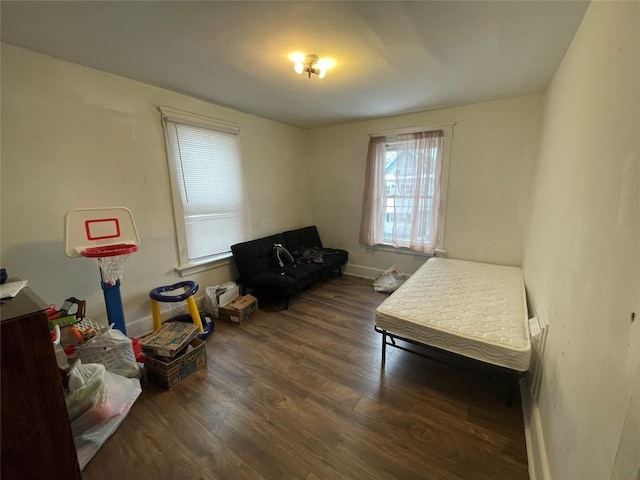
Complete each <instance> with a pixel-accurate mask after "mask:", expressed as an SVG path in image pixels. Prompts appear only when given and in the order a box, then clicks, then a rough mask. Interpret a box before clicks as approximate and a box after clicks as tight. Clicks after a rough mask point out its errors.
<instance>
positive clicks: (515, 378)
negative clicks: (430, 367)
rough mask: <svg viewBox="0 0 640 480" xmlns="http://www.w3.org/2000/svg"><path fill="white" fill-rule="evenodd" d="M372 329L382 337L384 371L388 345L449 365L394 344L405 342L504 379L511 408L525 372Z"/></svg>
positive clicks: (379, 329)
mask: <svg viewBox="0 0 640 480" xmlns="http://www.w3.org/2000/svg"><path fill="white" fill-rule="evenodd" d="M374 329H375V331H376V332H378V333H380V334H381V335H382V362H381V367H382V368H383V369H384V368H385V365H386V360H387V345H389V346H390V347H394V348H397V349H399V350H403V351H405V352H409V353H412V354H414V355H418V356H420V357H423V358H427V359H429V360H432V361H435V362H439V363H444V364H447V365H450V366H451V364H450V363H448V362H446V361H445V360H442V359H439V358H436V357H433V356H430V355H427V354H425V353H422V352H418V351H416V350H412V349H410V348H407V347H404V346H402V345H399V344H398V343H396V340H401V341H403V342H407V343H410V344H412V345H416V346H419V347H422V348H425V349H427V350H432V351H434V352H437V353H440V354H443V355H445V356H447V357H450V358H456V359H459V360H462V361H463V362H464V363H468V362H472V363H474V364H477V365H481V366H482V367H483V369H484V370H486V371H487V373H491V377H492V378H493V379H494V380H498V381H499V380H500V379H504V382H503V383H504V384H506V388H507V395H506V400H505V404H506V406H507V407H512V406H513V400H514V399H515V396H516V391H517V389H518V385H519V382H520V379H521V378H522V377H524V374H525V372H519V371H517V370H513V369H510V368H507V367H501V366H500V365H494V364H492V363H488V362H484V361H482V360H476V359H474V358H470V357H466V356H464V355H461V354H459V353H455V352H450V351H448V350H444V349H442V348H438V347H434V346H432V345H428V344H426V343H422V342H418V341H416V340H412V339H410V338H405V337H401V336H400V335H396V334H394V333H391V332H389V331H387V330H385V329H382V328H380V327H378V326H377V325H376V326H374ZM387 338H389V339H390V341H388V340H387ZM454 367H457V368H464V367H462V366H459V365H454Z"/></svg>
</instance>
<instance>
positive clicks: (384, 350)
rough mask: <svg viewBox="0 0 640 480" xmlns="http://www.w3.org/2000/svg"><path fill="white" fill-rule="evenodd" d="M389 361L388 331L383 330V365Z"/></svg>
mask: <svg viewBox="0 0 640 480" xmlns="http://www.w3.org/2000/svg"><path fill="white" fill-rule="evenodd" d="M386 363H387V331H386V330H383V331H382V367H383V368H384V366H385V364H386Z"/></svg>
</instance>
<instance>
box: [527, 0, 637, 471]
mask: <svg viewBox="0 0 640 480" xmlns="http://www.w3.org/2000/svg"><path fill="white" fill-rule="evenodd" d="M639 26H640V12H639V3H638V2H593V3H591V5H590V6H589V9H588V11H587V13H586V15H585V17H584V20H583V22H582V25H581V26H580V28H579V30H578V32H577V34H576V36H575V38H574V40H573V43H572V45H571V47H570V48H569V50H568V52H567V54H566V56H565V58H564V60H563V62H562V64H561V66H560V68H559V70H558V72H557V73H556V75H555V78H554V79H553V82H552V84H551V86H550V88H549V91H548V96H547V101H546V111H545V117H544V118H545V120H544V128H543V131H542V137H541V147H540V157H539V159H538V162H537V165H536V175H535V182H534V187H533V200H532V210H531V217H530V218H531V219H530V223H529V227H528V234H527V238H526V248H525V254H524V273H525V280H526V283H527V289H528V293H529V296H530V302H531V306H532V313H533V312H535V313H537V314H539V315H543V316H545V317H546V318H547V319H548V322H549V325H550V326H549V335H548V344H547V350H546V356H545V358H544V360H543V381H542V386H541V391H540V397H539V401H538V404H537V414H538V415H539V418H540V422H539V423H540V425H538V426H537V427H536V428H539V430H540V433H541V434H542V438H543V441H544V444H545V445H546V448H545V450H546V454H547V457H548V467H549V472H550V478H553V479H555V480H564V479H581V480H589V479H593V480H601V479H609V478H614V479H637V478H638V475H639V474H640V421H639V419H640V404H639V401H640V395H638V393H637V392H638V391H640V389H639V387H638V382H639V381H640V376H638V368H639V364H640V321H638V320H636V321H635V322H634V323H632V322H631V313H632V312H636V317H637V316H638V315H639V314H640V279H639V276H640V234H639V222H640V194H639V191H640V182H639V176H640V170H639V168H638V162H639V160H638V156H639V154H640V148H639V140H638V139H639V138H640V117H639V116H640V93H639V90H640V67H639V62H640V48H639V43H640V39H639V33H638V32H639V31H640V28H639ZM634 385H635V387H634ZM634 388H635V392H636V393H635V395H633V391H634ZM534 426H535V422H534ZM612 472H613V473H612Z"/></svg>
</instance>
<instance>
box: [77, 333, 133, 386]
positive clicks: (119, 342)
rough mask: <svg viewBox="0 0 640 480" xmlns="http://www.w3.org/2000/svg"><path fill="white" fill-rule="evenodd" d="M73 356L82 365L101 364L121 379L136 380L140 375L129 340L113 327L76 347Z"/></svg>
mask: <svg viewBox="0 0 640 480" xmlns="http://www.w3.org/2000/svg"><path fill="white" fill-rule="evenodd" d="M74 354H75V356H76V357H77V358H79V359H80V360H82V362H83V363H101V364H102V365H104V366H105V367H107V370H109V371H110V372H112V373H117V374H118V375H122V376H123V377H129V378H137V377H139V375H140V366H139V365H138V362H137V361H136V355H135V353H134V352H133V344H132V343H131V339H130V338H129V337H127V336H126V335H125V334H124V333H122V332H121V331H120V330H116V329H114V328H113V325H111V326H110V327H109V328H108V329H107V330H105V331H104V332H100V333H98V334H97V335H96V336H95V337H93V338H92V339H91V340H89V341H88V342H87V343H84V344H82V345H80V346H78V347H77V348H76V350H75V353H74Z"/></svg>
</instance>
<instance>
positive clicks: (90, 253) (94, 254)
mask: <svg viewBox="0 0 640 480" xmlns="http://www.w3.org/2000/svg"><path fill="white" fill-rule="evenodd" d="M137 251H138V246H137V245H133V244H127V243H116V244H114V245H102V246H100V247H89V248H85V249H84V250H83V251H81V252H80V255H82V256H83V257H87V258H101V257H117V256H120V255H129V254H131V253H134V252H137Z"/></svg>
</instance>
